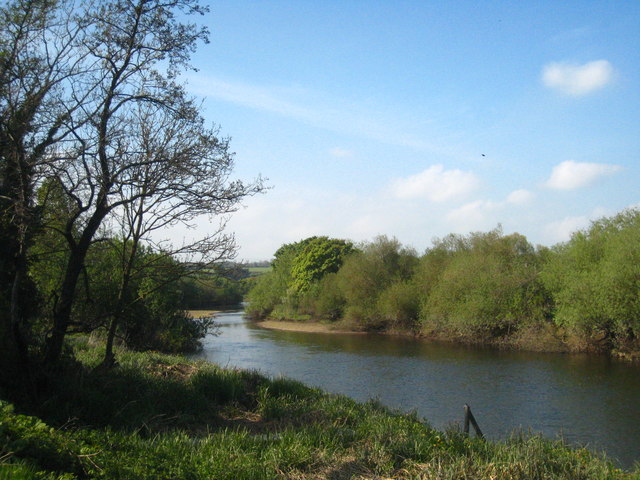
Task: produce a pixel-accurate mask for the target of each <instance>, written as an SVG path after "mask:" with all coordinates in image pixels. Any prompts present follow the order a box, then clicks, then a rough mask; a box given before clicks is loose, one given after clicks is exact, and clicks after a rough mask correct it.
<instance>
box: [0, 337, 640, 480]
mask: <svg viewBox="0 0 640 480" xmlns="http://www.w3.org/2000/svg"><path fill="white" fill-rule="evenodd" d="M75 356H76V358H77V362H78V363H74V362H70V363H69V364H68V365H67V367H66V370H65V372H64V373H63V374H62V376H61V377H60V378H59V379H58V380H57V381H55V382H51V383H50V385H49V387H48V390H47V391H46V394H44V395H43V396H42V397H41V398H40V400H38V401H33V402H27V401H25V400H24V399H20V398H18V397H16V398H13V404H10V403H9V402H7V401H3V402H1V403H0V480H3V479H8V478H11V479H14V478H15V479H29V480H31V479H57V480H72V479H85V478H96V479H118V478H121V479H153V480H156V479H193V480H197V479H274V478H282V479H299V480H304V479H309V480H311V479H313V480H317V479H331V480H339V479H352V478H353V479H383V478H398V479H461V478H473V479H476V478H478V479H484V478H486V479H498V478H505V479H506V478H509V479H556V478H557V479H585V480H586V479H634V478H635V479H638V478H640V471H639V470H638V469H636V471H635V472H623V471H620V470H619V469H616V468H615V466H614V465H612V464H611V463H610V462H608V461H607V460H606V459H603V458H601V457H598V456H596V455H594V454H592V453H590V452H588V451H586V450H580V449H570V448H568V447H567V446H565V445H564V444H563V443H561V442H560V441H550V440H546V439H544V438H541V437H539V436H531V435H524V434H518V435H514V436H513V437H512V438H510V439H508V440H505V441H501V442H485V441H482V440H478V439H475V438H468V437H466V436H464V435H463V434H461V433H460V432H459V431H448V432H440V431H436V430H434V429H432V428H430V427H429V426H428V425H426V424H425V423H424V422H422V421H420V419H418V418H416V416H415V415H407V414H401V413H398V412H392V411H389V410H388V409H387V408H385V407H383V406H381V405H380V404H379V403H377V402H375V401H370V402H367V403H357V402H355V401H353V400H351V399H349V398H346V397H343V396H337V395H328V394H325V393H323V392H321V391H320V390H318V389H314V388H309V387H307V386H305V385H303V384H301V383H299V382H296V381H292V380H288V379H284V378H279V379H268V378H265V377H263V376H261V375H259V374H257V373H255V372H250V371H243V370H236V369H223V368H220V367H218V366H216V365H212V364H207V363H203V362H189V361H186V360H185V359H184V358H182V357H177V356H166V355H160V354H156V353H133V352H128V351H124V350H121V351H118V358H119V361H120V364H119V366H118V367H117V368H115V369H113V370H111V371H103V370H100V369H97V368H95V367H96V366H97V365H98V363H99V360H100V351H99V350H98V349H97V348H94V347H91V346H90V345H88V344H87V343H86V342H83V341H79V342H77V343H76V345H75Z"/></svg>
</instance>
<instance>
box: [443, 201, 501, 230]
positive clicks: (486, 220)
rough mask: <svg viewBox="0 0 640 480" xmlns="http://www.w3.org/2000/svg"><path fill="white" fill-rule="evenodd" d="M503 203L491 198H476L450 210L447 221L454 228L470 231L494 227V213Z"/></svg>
mask: <svg viewBox="0 0 640 480" xmlns="http://www.w3.org/2000/svg"><path fill="white" fill-rule="evenodd" d="M502 206H503V204H501V203H498V202H493V201H491V200H476V201H473V202H470V203H467V204H465V205H462V206H461V207H458V208H455V209H453V210H451V211H450V212H449V213H448V214H447V221H448V222H449V223H451V224H453V226H454V227H455V229H456V230H462V231H471V230H479V229H486V228H492V227H495V225H496V223H495V214H496V212H497V211H498V210H500V209H501V208H502Z"/></svg>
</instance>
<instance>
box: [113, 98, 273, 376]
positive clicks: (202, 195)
mask: <svg viewBox="0 0 640 480" xmlns="http://www.w3.org/2000/svg"><path fill="white" fill-rule="evenodd" d="M132 121H133V123H132V125H131V132H132V133H134V135H133V136H132V140H133V141H134V143H135V145H132V147H133V148H132V151H134V152H136V157H137V158H136V160H135V161H133V162H132V164H133V166H132V167H131V168H129V169H128V170H127V172H126V175H125V176H123V178H121V182H120V187H121V188H120V190H119V192H118V195H119V197H118V200H117V202H118V203H120V204H121V206H120V207H119V208H117V209H114V210H113V211H112V212H111V215H110V217H111V218H112V219H113V221H114V223H115V224H116V225H117V228H118V230H119V232H120V236H121V239H122V241H121V242H118V246H119V248H120V250H121V252H120V257H121V275H122V276H121V279H120V285H119V289H118V298H117V300H116V305H115V308H114V311H113V313H112V315H111V319H110V323H109V327H108V333H107V341H106V350H105V357H104V365H105V366H110V365H112V364H113V363H114V354H113V341H114V339H115V335H116V331H117V328H118V325H119V322H120V320H121V316H122V315H123V313H124V311H125V310H126V309H127V308H128V307H130V306H131V304H132V303H135V302H137V301H140V300H143V298H141V297H137V298H134V299H129V300H127V290H128V288H129V283H130V281H131V280H132V278H133V277H135V276H138V277H139V276H140V275H144V274H145V272H147V271H148V270H150V269H152V268H153V267H154V263H157V260H158V258H162V257H161V256H160V257H158V256H157V255H156V256H152V257H150V259H151V262H152V263H151V264H148V263H146V262H144V261H143V262H142V263H140V262H139V261H138V262H136V257H138V249H139V247H140V245H141V244H147V245H151V246H153V247H154V250H155V251H157V252H161V253H162V255H165V256H170V257H178V258H180V259H181V260H182V261H183V262H185V261H188V262H189V263H190V264H191V265H192V268H189V269H187V270H185V269H174V271H173V272H172V274H170V275H166V276H165V278H164V281H165V282H174V281H177V280H178V279H180V278H182V277H184V276H185V275H193V274H195V273H197V272H198V271H201V270H202V269H205V268H210V267H211V265H212V264H213V263H214V262H217V261H220V260H223V259H225V260H226V259H230V258H232V257H233V256H234V254H235V241H234V237H233V235H231V234H227V233H225V231H224V230H225V226H226V216H227V215H228V214H230V213H232V212H233V211H235V210H236V209H237V208H238V206H239V204H240V202H241V201H242V199H243V198H244V197H246V196H247V195H251V194H254V193H258V192H259V191H261V190H262V188H263V185H262V182H261V181H260V180H258V181H257V182H255V183H253V184H251V185H244V184H243V183H241V182H238V181H230V174H231V172H232V169H233V154H231V153H230V151H229V142H228V140H227V139H220V138H219V135H218V132H217V131H216V130H213V129H209V130H208V129H205V128H204V126H203V122H202V118H201V117H200V115H199V114H198V111H197V109H196V108H194V106H193V105H192V104H191V103H187V104H185V105H184V109H183V110H182V111H180V112H176V111H174V110H167V109H165V108H161V107H159V106H158V105H156V104H153V103H152V104H149V103H144V104H141V105H139V107H138V110H137V115H136V116H135V118H133V119H132ZM202 215H208V216H209V217H210V218H211V219H215V221H216V226H215V227H214V231H212V232H208V233H207V234H205V235H203V236H201V237H200V238H198V239H196V240H193V241H190V242H187V243H183V244H181V245H177V246H176V245H173V244H171V243H169V242H166V241H160V240H158V236H159V235H160V233H159V232H160V231H162V230H164V229H166V228H168V227H171V226H174V225H176V224H183V225H187V226H191V222H192V221H193V220H194V219H195V218H197V217H199V216H202ZM194 266H196V267H195V268H194ZM146 293H150V292H146Z"/></svg>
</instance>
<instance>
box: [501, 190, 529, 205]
mask: <svg viewBox="0 0 640 480" xmlns="http://www.w3.org/2000/svg"><path fill="white" fill-rule="evenodd" d="M533 198H534V195H533V193H531V192H530V191H529V190H524V189H520V190H514V191H513V192H511V193H510V194H509V195H508V196H507V203H513V204H516V205H521V204H525V203H529V202H531V201H532V200H533Z"/></svg>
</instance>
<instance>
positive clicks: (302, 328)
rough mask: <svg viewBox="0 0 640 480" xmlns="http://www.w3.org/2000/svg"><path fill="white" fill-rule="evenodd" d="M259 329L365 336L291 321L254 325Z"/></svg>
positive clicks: (336, 326) (274, 321)
mask: <svg viewBox="0 0 640 480" xmlns="http://www.w3.org/2000/svg"><path fill="white" fill-rule="evenodd" d="M256 325H257V326H259V327H261V328H267V329H271V330H287V331H292V332H308V333H341V334H345V333H348V334H360V335H362V334H365V333H366V332H362V331H356V330H349V329H348V328H346V327H344V326H340V325H335V324H327V323H320V322H297V321H293V320H263V321H260V322H257V323H256Z"/></svg>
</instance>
